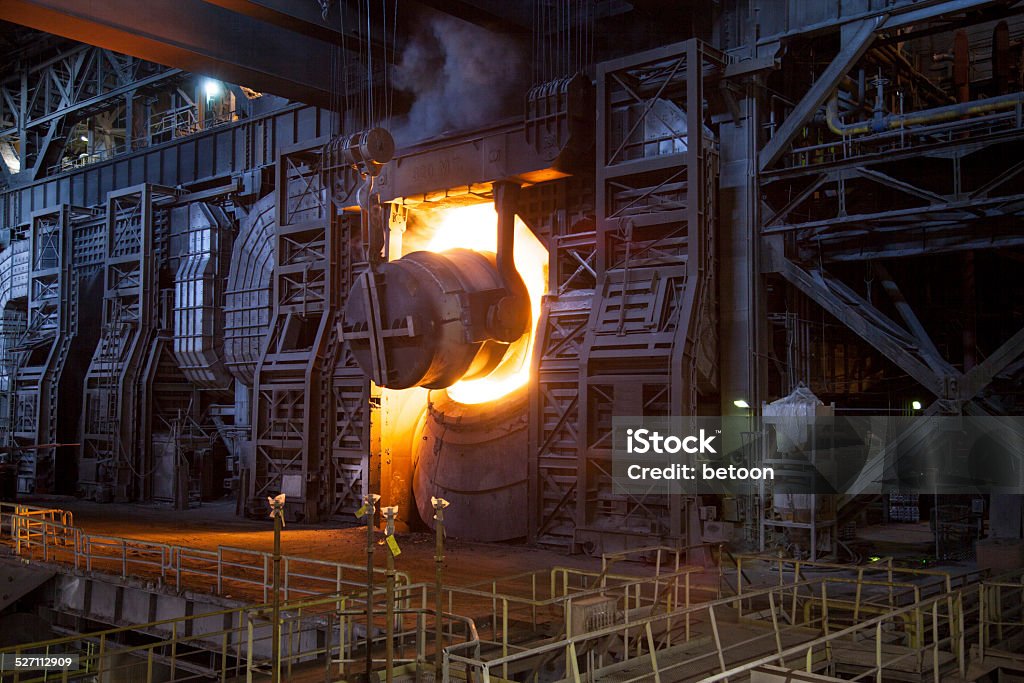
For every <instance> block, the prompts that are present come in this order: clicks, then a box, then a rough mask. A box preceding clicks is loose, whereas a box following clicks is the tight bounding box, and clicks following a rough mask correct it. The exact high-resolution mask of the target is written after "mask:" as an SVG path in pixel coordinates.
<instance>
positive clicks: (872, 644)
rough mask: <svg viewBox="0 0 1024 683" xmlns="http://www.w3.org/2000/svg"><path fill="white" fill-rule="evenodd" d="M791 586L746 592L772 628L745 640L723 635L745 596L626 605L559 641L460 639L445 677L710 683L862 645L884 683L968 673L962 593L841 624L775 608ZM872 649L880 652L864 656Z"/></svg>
mask: <svg viewBox="0 0 1024 683" xmlns="http://www.w3.org/2000/svg"><path fill="white" fill-rule="evenodd" d="M830 583H831V582H830V581H828V580H824V579H813V580H807V581H803V582H801V583H800V584H799V587H800V588H801V589H803V590H806V591H807V592H809V593H813V594H823V595H825V597H826V601H825V602H824V603H823V604H825V605H827V604H828V602H827V595H828V586H829V585H830ZM790 590H791V586H774V587H770V588H761V589H758V590H751V591H749V593H748V595H747V596H746V598H744V599H758V600H764V601H766V602H767V603H768V604H769V605H770V606H771V608H772V609H771V610H770V611H769V617H768V620H767V623H766V624H765V627H764V628H762V629H757V630H755V631H754V632H753V633H754V635H752V636H750V637H745V638H741V639H740V640H738V641H737V640H736V638H735V636H734V637H733V638H731V639H730V640H729V641H726V640H724V639H723V637H722V635H723V628H724V624H725V622H726V621H732V619H733V618H734V615H735V613H736V610H737V606H738V604H739V603H740V602H741V600H742V599H741V598H739V597H738V596H733V597H727V598H722V599H719V600H715V601H711V602H708V603H703V604H700V605H690V606H678V607H676V608H675V609H672V610H671V611H665V612H658V611H654V612H651V613H648V614H646V615H642V616H639V617H638V616H636V615H635V614H634V613H632V612H631V611H629V610H623V611H622V612H621V614H620V615H619V617H618V619H619V621H618V623H615V624H612V625H608V626H606V627H604V628H599V629H594V630H591V631H588V632H585V633H577V634H568V635H564V636H561V637H557V638H553V639H551V640H549V641H548V642H544V643H541V644H539V645H537V646H535V647H530V648H526V649H522V650H520V651H517V652H511V653H507V654H506V653H500V652H493V653H492V655H491V656H487V655H486V654H485V655H484V656H479V655H472V654H470V653H469V652H468V651H467V650H468V648H467V647H465V646H459V645H455V646H452V647H450V648H448V649H447V650H446V652H445V655H444V680H445V681H449V680H457V679H467V680H468V679H469V677H473V679H474V680H484V681H486V680H488V679H489V678H493V677H495V676H502V677H504V674H505V672H508V671H514V672H521V671H537V670H539V668H538V667H541V666H544V665H550V664H551V663H552V662H554V661H559V662H562V663H564V666H565V674H564V676H565V680H571V681H585V680H601V679H602V678H609V677H611V676H613V675H614V676H615V677H616V679H617V680H628V681H644V680H653V681H659V680H665V679H671V678H673V677H674V676H682V675H683V674H685V677H687V678H691V679H693V678H696V677H700V679H701V680H702V681H706V682H708V683H712V682H714V681H724V680H730V679H732V680H737V679H740V678H742V674H743V673H745V672H749V671H750V670H751V669H753V668H756V667H758V666H761V665H764V664H779V665H780V666H783V667H786V668H800V669H805V670H807V671H809V672H812V671H813V672H824V673H830V674H834V673H835V668H836V666H837V664H836V662H837V661H840V662H841V661H843V658H842V657H837V653H838V652H839V651H840V650H841V649H854V650H856V651H857V653H858V655H859V656H858V657H857V658H856V660H855V661H856V662H857V666H859V667H860V668H861V671H860V673H859V674H858V676H857V679H864V678H868V677H872V678H874V679H875V680H878V681H881V680H882V679H883V673H884V672H885V671H886V670H887V668H889V667H893V666H896V665H900V666H908V665H909V666H912V667H916V669H917V670H918V671H919V672H921V673H923V674H924V675H927V676H929V677H931V678H932V679H933V680H934V681H936V683H938V681H941V680H943V676H944V675H945V673H946V672H947V671H949V670H951V669H952V668H958V669H959V670H960V672H961V675H963V672H964V671H965V668H964V667H965V658H964V647H965V639H964V628H963V623H962V620H963V618H964V610H963V597H964V591H962V590H956V591H953V592H951V593H939V594H937V595H933V596H931V597H929V598H925V599H922V600H921V601H919V602H917V603H914V604H912V605H908V606H903V607H900V606H898V607H894V608H892V609H888V610H887V611H885V612H884V613H880V614H877V615H870V614H868V615H865V617H864V618H863V619H861V620H860V621H858V622H857V623H854V624H851V625H843V624H836V623H835V622H834V621H833V620H832V619H831V618H830V615H829V612H828V610H827V608H826V609H825V610H823V611H821V612H819V613H817V614H807V615H803V616H802V617H801V618H798V619H797V620H796V622H797V623H794V624H785V623H783V620H782V619H780V618H779V612H780V610H777V609H776V606H778V605H781V604H782V602H783V600H784V598H785V597H786V596H787V595H788V594H789V592H790ZM967 590H968V591H976V590H977V588H976V587H972V588H969V589H967ZM911 622H912V623H914V624H915V628H916V629H917V630H916V635H915V644H914V645H913V646H899V645H893V644H892V643H891V642H890V641H891V634H892V633H893V632H894V631H899V630H902V629H904V628H905V627H906V625H907V624H908V623H911ZM864 652H867V653H869V654H871V655H873V657H870V658H869V659H865V656H864V654H863V653H864ZM848 661H852V660H848ZM528 679H529V675H528V676H527V677H526V679H525V680H528ZM855 680H856V679H855Z"/></svg>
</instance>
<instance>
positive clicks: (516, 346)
mask: <svg viewBox="0 0 1024 683" xmlns="http://www.w3.org/2000/svg"><path fill="white" fill-rule="evenodd" d="M433 227H434V234H433V237H432V238H431V240H430V242H429V243H428V245H427V247H426V248H427V250H429V251H446V250H448V249H456V248H460V247H461V248H463V249H473V250H475V251H490V252H494V251H496V250H497V248H498V215H497V213H495V211H494V205H493V204H474V205H472V206H462V207H458V208H453V209H447V210H446V211H444V212H439V213H438V214H437V221H436V223H434V226H433ZM515 229H516V235H515V249H514V250H513V259H514V261H515V264H516V270H518V271H519V275H520V277H522V278H523V283H524V284H525V285H526V289H527V292H528V293H529V295H530V314H531V323H530V326H529V331H528V332H527V333H526V334H524V335H523V336H522V337H520V338H519V339H518V340H517V341H515V342H512V344H511V345H509V349H508V351H506V353H505V358H504V359H503V360H502V361H501V363H500V364H499V365H498V367H496V368H495V369H494V371H493V372H491V374H489V375H487V376H486V377H482V378H480V379H474V380H466V381H459V382H456V383H455V384H453V385H452V386H450V387H448V395H449V396H451V397H452V399H454V400H456V401H458V402H459V403H487V402H488V401H494V400H496V399H499V398H501V397H502V396H505V395H506V394H509V393H511V392H513V391H515V390H516V389H518V388H519V387H521V386H523V385H524V384H526V383H527V382H528V381H529V379H530V358H531V357H532V356H533V344H534V340H535V339H536V336H537V335H536V332H537V321H539V320H540V302H541V297H542V296H543V295H544V293H545V292H547V287H548V250H547V249H545V248H544V245H543V244H541V242H540V240H538V239H537V237H536V235H534V234H533V231H532V230H530V229H529V228H528V227H526V224H525V223H523V222H522V221H521V220H519V217H518V216H517V217H516V222H515Z"/></svg>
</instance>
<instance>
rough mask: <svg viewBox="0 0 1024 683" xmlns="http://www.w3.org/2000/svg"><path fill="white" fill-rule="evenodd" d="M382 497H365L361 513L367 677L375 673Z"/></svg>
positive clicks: (372, 494) (373, 495) (373, 494)
mask: <svg viewBox="0 0 1024 683" xmlns="http://www.w3.org/2000/svg"><path fill="white" fill-rule="evenodd" d="M379 499H380V496H379V495H377V494H375V493H371V494H369V495H367V496H364V497H363V507H362V508H360V510H359V512H361V513H362V514H363V515H365V516H366V676H367V679H369V676H370V673H371V672H372V671H373V542H374V537H373V535H374V534H373V519H374V517H375V516H376V514H377V501H378V500H379ZM357 514H358V513H357Z"/></svg>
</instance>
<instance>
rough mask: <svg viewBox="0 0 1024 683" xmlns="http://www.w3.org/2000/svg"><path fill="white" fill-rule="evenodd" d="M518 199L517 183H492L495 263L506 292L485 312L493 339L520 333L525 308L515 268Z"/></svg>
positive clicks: (522, 286)
mask: <svg viewBox="0 0 1024 683" xmlns="http://www.w3.org/2000/svg"><path fill="white" fill-rule="evenodd" d="M518 199H519V183H517V182H514V181H508V180H501V181H498V182H496V183H494V209H495V211H497V212H498V248H497V258H496V264H497V266H498V275H499V276H500V277H501V285H502V287H504V289H505V291H506V292H507V295H506V296H505V297H504V298H502V299H501V300H500V301H499V302H498V303H497V304H496V305H495V306H494V307H493V308H492V310H491V312H490V313H489V315H488V331H489V332H490V333H491V334H493V335H494V337H495V338H496V339H499V340H501V341H508V342H512V341H515V340H516V339H518V338H519V337H520V336H522V334H523V331H524V330H525V329H526V326H527V322H528V318H527V319H526V320H524V319H523V313H524V311H529V305H526V306H524V305H523V303H524V302H526V301H528V296H529V295H528V294H527V292H526V285H525V284H523V278H522V277H521V276H520V275H519V271H518V270H517V269H516V262H515V235H516V225H515V222H516V204H517V201H518Z"/></svg>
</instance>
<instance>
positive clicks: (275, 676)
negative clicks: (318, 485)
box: [270, 494, 284, 683]
mask: <svg viewBox="0 0 1024 683" xmlns="http://www.w3.org/2000/svg"><path fill="white" fill-rule="evenodd" d="M282 495H283V494H282ZM271 506H272V510H273V511H272V513H271V514H273V515H274V606H273V613H272V616H271V619H272V622H271V636H270V638H271V641H270V668H271V679H272V680H273V683H281V527H282V525H283V524H284V509H283V508H284V502H283V501H282V502H281V503H279V504H276V505H275V504H274V503H271Z"/></svg>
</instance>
